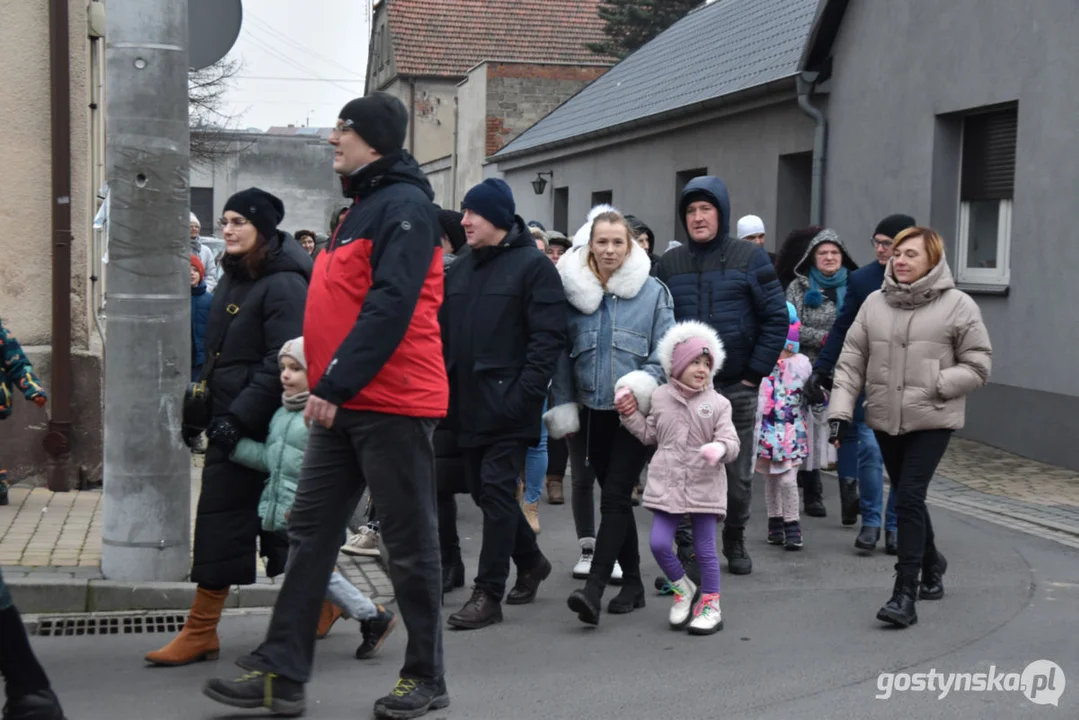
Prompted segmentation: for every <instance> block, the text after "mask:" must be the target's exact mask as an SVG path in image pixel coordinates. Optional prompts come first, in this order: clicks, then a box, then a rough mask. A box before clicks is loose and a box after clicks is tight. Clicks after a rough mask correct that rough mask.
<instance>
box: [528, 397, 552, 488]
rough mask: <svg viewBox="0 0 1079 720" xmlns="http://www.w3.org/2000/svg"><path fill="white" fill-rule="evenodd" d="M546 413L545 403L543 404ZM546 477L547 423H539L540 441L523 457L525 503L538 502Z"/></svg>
mask: <svg viewBox="0 0 1079 720" xmlns="http://www.w3.org/2000/svg"><path fill="white" fill-rule="evenodd" d="M543 412H547V401H546V400H545V401H544V402H543ZM546 477H547V423H540V441H539V444H538V445H535V446H533V447H530V448H528V453H527V454H526V455H525V502H526V503H534V502H538V501H539V499H540V496H541V495H543V481H544V480H545V479H546Z"/></svg>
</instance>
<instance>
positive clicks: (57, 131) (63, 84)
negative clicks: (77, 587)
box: [42, 0, 72, 492]
mask: <svg viewBox="0 0 1079 720" xmlns="http://www.w3.org/2000/svg"><path fill="white" fill-rule="evenodd" d="M69 27H70V18H69V16H68V0H49V76H50V83H49V85H50V90H49V96H50V97H49V105H50V109H51V114H52V121H51V124H52V387H51V388H50V390H51V393H50V394H51V397H52V407H51V414H50V419H49V429H48V432H47V433H46V435H45V439H44V441H43V443H42V445H43V446H44V448H45V452H46V453H48V455H49V463H48V478H47V483H48V486H49V489H50V490H52V491H54V492H66V491H68V490H70V489H71V473H70V472H69V469H70V465H71V415H72V414H71V243H72V232H71V53H70V44H69V37H68V33H69Z"/></svg>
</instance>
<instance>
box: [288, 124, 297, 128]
mask: <svg viewBox="0 0 1079 720" xmlns="http://www.w3.org/2000/svg"><path fill="white" fill-rule="evenodd" d="M288 126H289V127H290V128H294V127H296V126H295V125H293V124H292V123H289V124H288Z"/></svg>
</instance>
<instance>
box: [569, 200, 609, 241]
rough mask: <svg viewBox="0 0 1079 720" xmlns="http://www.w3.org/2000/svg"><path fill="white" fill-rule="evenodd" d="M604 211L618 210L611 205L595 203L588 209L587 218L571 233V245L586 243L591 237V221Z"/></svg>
mask: <svg viewBox="0 0 1079 720" xmlns="http://www.w3.org/2000/svg"><path fill="white" fill-rule="evenodd" d="M605 212H618V210H617V209H615V207H614V206H613V205H596V206H595V207H594V208H592V209H591V210H589V211H588V220H587V221H586V222H585V224H584V225H582V226H581V227H580V228H579V229H578V230H577V232H576V233H574V234H573V247H579V246H581V245H587V244H588V241H589V240H591V239H592V221H593V220H595V219H596V216H597V215H602V214H603V213H605Z"/></svg>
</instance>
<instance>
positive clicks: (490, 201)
mask: <svg viewBox="0 0 1079 720" xmlns="http://www.w3.org/2000/svg"><path fill="white" fill-rule="evenodd" d="M461 209H462V210H471V211H472V212H474V213H476V214H477V215H479V216H481V217H483V218H486V219H487V221H488V222H490V223H491V224H492V225H494V226H495V227H497V228H502V229H503V230H509V229H510V228H511V227H513V218H514V215H516V213H517V204H516V203H515V202H514V201H513V191H512V190H510V186H509V185H507V184H506V182H505V181H504V180H499V179H498V178H487V179H486V180H484V181H483V182H481V183H480V184H479V185H477V186H476V187H474V188H472V189H471V190H469V191H468V192H467V193H466V194H465V199H464V200H462V201H461Z"/></svg>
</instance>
